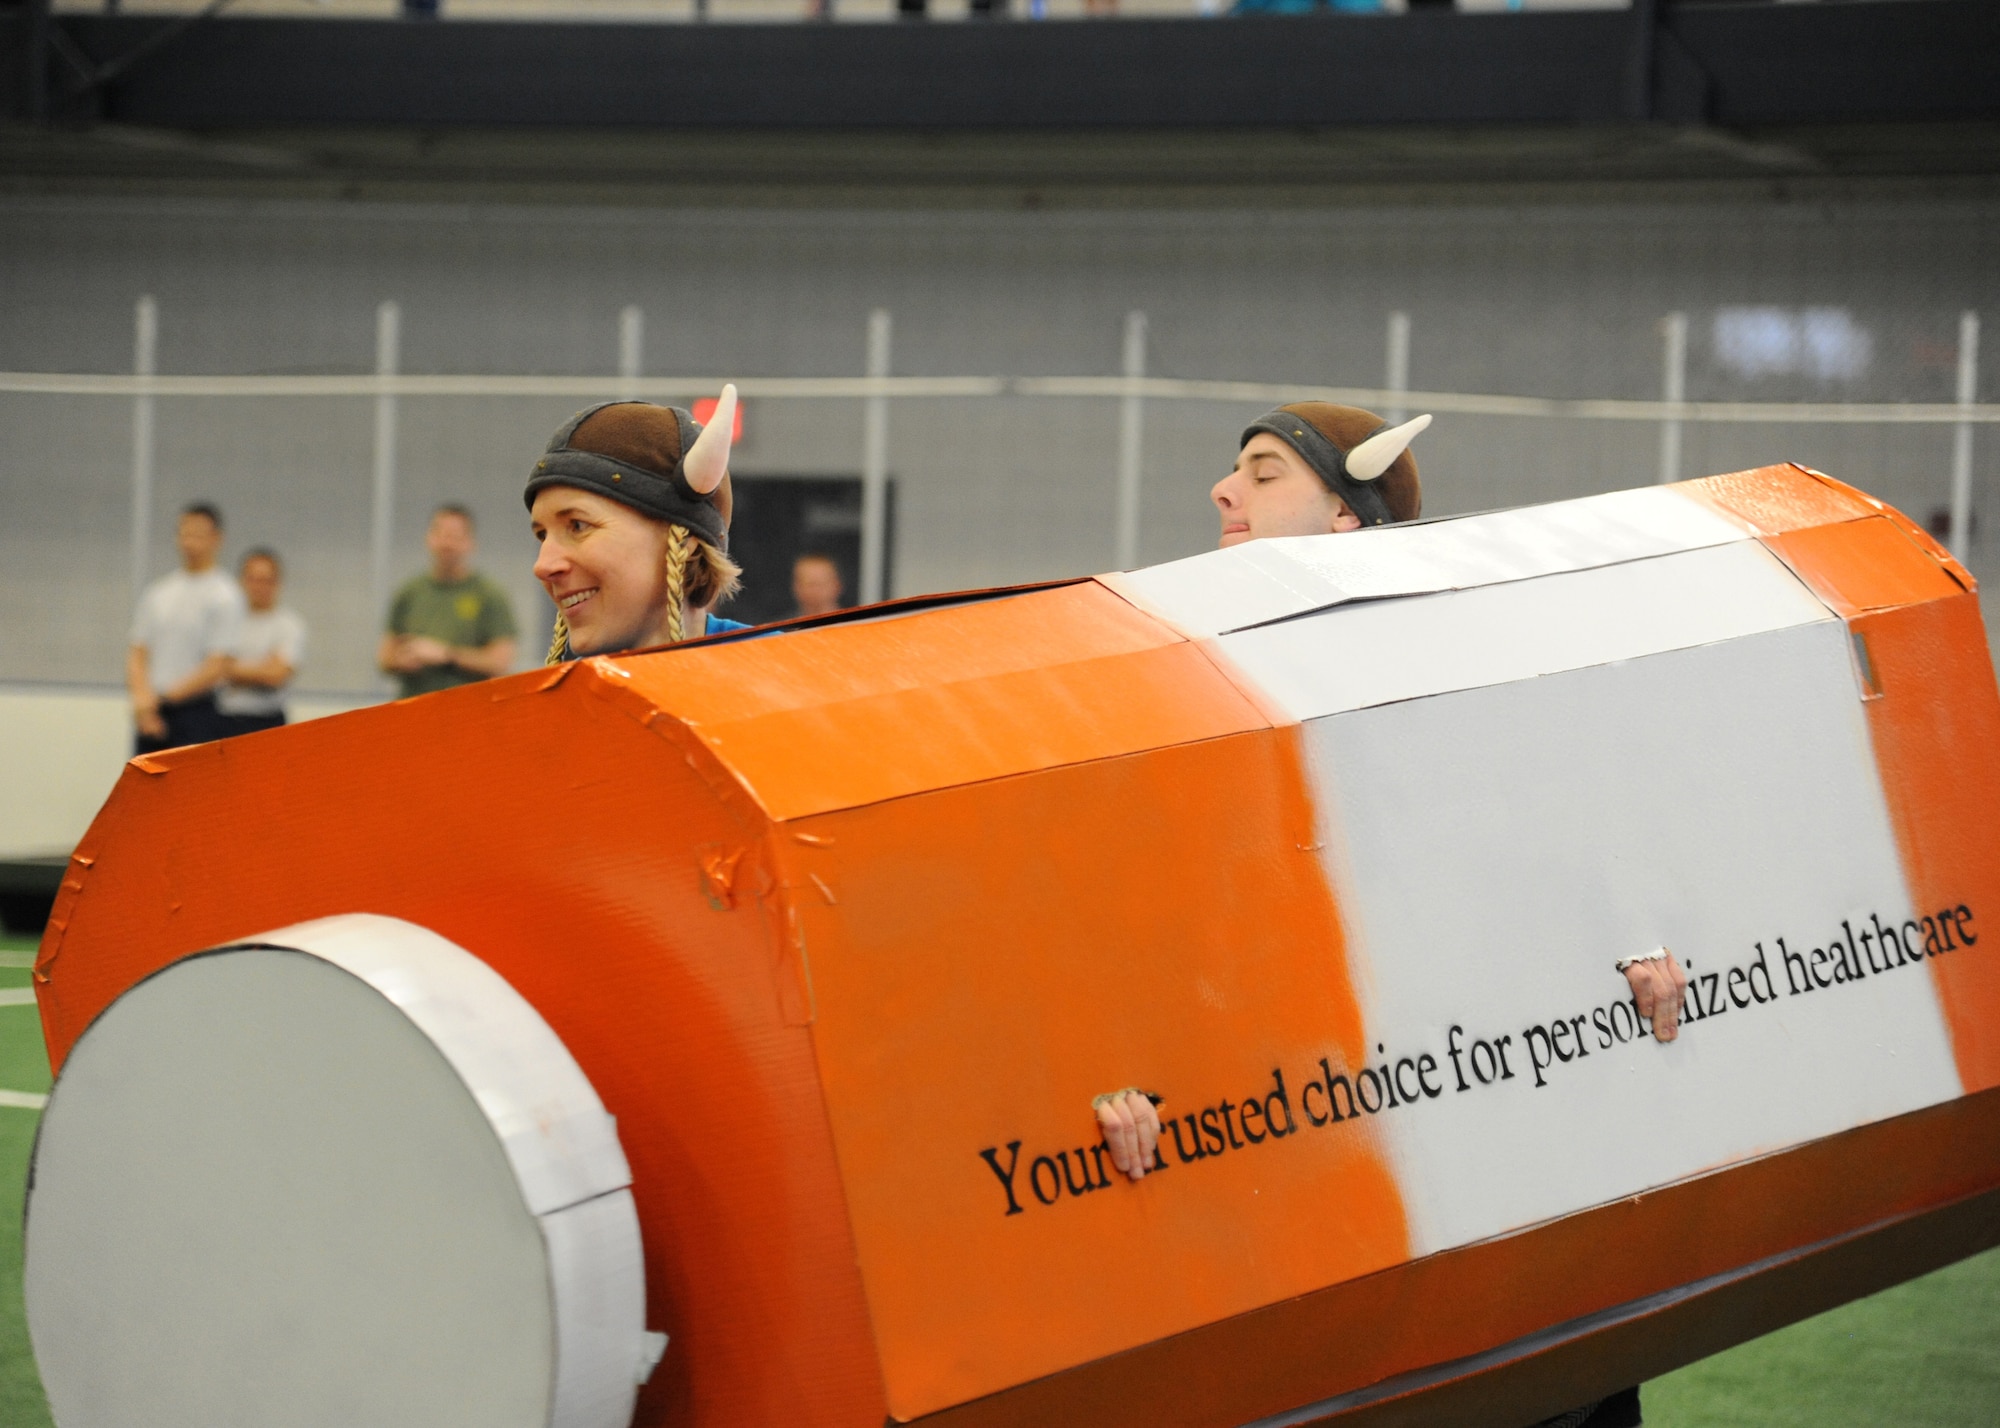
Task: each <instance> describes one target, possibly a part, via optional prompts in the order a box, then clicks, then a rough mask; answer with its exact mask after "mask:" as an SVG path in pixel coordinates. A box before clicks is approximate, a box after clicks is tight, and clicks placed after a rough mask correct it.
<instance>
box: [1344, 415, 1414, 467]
mask: <svg viewBox="0 0 2000 1428" xmlns="http://www.w3.org/2000/svg"><path fill="white" fill-rule="evenodd" d="M1430 424H1431V417H1430V413H1429V412H1425V413H1424V414H1423V415H1422V416H1420V417H1412V418H1411V419H1410V420H1409V421H1406V422H1404V423H1403V424H1402V425H1401V426H1392V427H1390V428H1389V429H1388V430H1387V431H1378V432H1376V433H1375V434H1374V435H1373V436H1371V437H1369V438H1368V439H1367V440H1366V441H1364V442H1362V443H1361V445H1359V446H1357V447H1355V448H1354V450H1352V451H1350V452H1348V453H1347V474H1348V475H1349V476H1352V477H1353V478H1354V479H1355V480H1357V481H1373V480H1374V479H1375V478H1376V477H1377V476H1380V475H1381V474H1382V473H1383V472H1384V471H1387V470H1388V469H1389V468H1390V467H1391V466H1394V465H1395V464H1396V458H1397V457H1398V456H1401V455H1402V454H1403V453H1404V452H1405V451H1407V450H1409V446H1410V443H1411V442H1412V441H1414V440H1416V438H1417V434H1418V433H1419V432H1421V431H1422V430H1423V429H1424V428H1425V427H1427V426H1429V425H1430Z"/></svg>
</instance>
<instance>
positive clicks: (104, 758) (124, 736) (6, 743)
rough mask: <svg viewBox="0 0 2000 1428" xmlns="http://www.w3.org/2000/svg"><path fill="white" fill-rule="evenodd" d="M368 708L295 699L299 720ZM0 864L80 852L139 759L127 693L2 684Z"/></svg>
mask: <svg viewBox="0 0 2000 1428" xmlns="http://www.w3.org/2000/svg"><path fill="white" fill-rule="evenodd" d="M360 702H361V701H356V700H344V699H338V698H334V699H328V698H323V697H322V698H310V699H308V698H295V699H293V701H292V718H293V719H294V720H300V719H315V718H318V717H319V716H321V715H323V714H334V713H338V712H340V711H341V710H343V709H352V708H355V707H358V704H359V703H360ZM0 749H4V750H5V751H6V753H5V756H4V757H0V858H42V857H60V856H63V855H65V854H67V853H68V852H69V851H70V849H72V848H74V847H75V846H76V843H77V840H78V839H79V838H81V837H82V836H83V833H84V830H85V829H86V828H88V827H89V826H90V820H91V819H92V818H93V817H95V816H96V814H97V810H98V807H99V806H100V805H101V804H102V803H103V802H104V800H105V797H106V796H107V795H108V794H109V793H110V792H111V786H112V785H113V784H114V783H116V782H117V781H118V774H119V771H120V770H121V769H123V768H124V767H125V760H126V759H127V758H129V757H130V756H131V753H132V716H131V711H130V706H129V705H127V703H126V701H125V695H124V691H123V690H119V689H108V688H107V689H92V688H79V687H60V686H55V687H49V688H41V689H37V688H34V687H32V686H25V687H24V686H21V685H0Z"/></svg>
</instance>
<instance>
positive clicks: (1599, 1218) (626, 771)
mask: <svg viewBox="0 0 2000 1428" xmlns="http://www.w3.org/2000/svg"><path fill="white" fill-rule="evenodd" d="M1997 815H2000V698H1996V692H1995V685H1994V675H1993V669H1992V666H1991V664H1990V662H1989V659H1988V656H1987V649H1986V642H1985V638H1984V634H1983V630H1982V627H1981V624H1980V617H1979V613H1978V606H1977V603H1976V597H1975V595H1974V594H1973V591H1972V581H1971V579H1970V578H1969V577H1968V576H1967V574H1966V573H1965V572H1964V571H1963V570H1962V569H1960V568H1959V567H1958V566H1957V565H1956V564H1955V563H1953V561H1952V560H1951V559H1950V558H1949V557H1948V556H1946V555H1945V554H1944V552H1943V551H1941V550H1940V549H1939V548H1938V547H1937V546H1936V545H1935V544H1933V543H1932V542H1931V541H1930V540H1929V539H1928V538H1927V537H1926V536H1925V535H1924V534H1923V533H1922V532H1921V531H1919V530H1917V529H1916V528H1915V527H1913V526H1912V525H1911V524H1910V523H1909V522H1908V521H1907V520H1905V519H1904V518H1902V517H1901V516H1899V515H1897V514H1896V513H1895V512H1894V511H1891V510H1888V509H1886V508H1885V507H1883V506H1881V505H1880V504H1878V503H1876V502H1874V501H1872V500H1870V499H1869V498H1867V497H1866V496H1863V495H1861V494H1860V493H1858V492H1856V491H1854V490H1851V489H1849V488H1847V487H1845V486H1842V485H1840V484H1839V483H1837V482H1834V481H1831V480H1829V479H1827V478H1824V477H1821V476H1818V475H1816V474H1814V473H1810V472H1807V471H1804V470H1802V469H1799V468H1795V467H1773V468H1769V469H1765V470H1760V471H1752V472H1746V473H1742V474H1738V475H1733V476H1724V477H1716V478H1713V479H1711V480H1706V481H1696V482H1691V483H1687V484H1684V485H1680V486H1675V487H1662V488H1652V489H1646V490H1638V491H1628V492H1620V493H1615V494H1611V495H1604V496H1597V497H1592V498H1589V499H1585V500H1578V501H1570V502H1564V503H1560V504H1556V505H1550V506H1542V507H1537V508H1533V509H1528V510H1519V511H1508V512H1500V513H1495V514H1490V515H1481V516H1470V517H1466V518H1463V519H1457V520H1447V521H1439V522H1434V523H1430V524H1426V525H1418V526H1408V527H1395V528H1389V529H1384V530H1379V531H1367V532H1360V533H1355V534H1351V535H1338V536H1329V537H1318V538H1312V539H1303V540H1268V541H1263V542H1259V543H1255V544H1251V545H1246V546H1240V547H1237V548H1235V549H1231V550H1226V551H1218V552H1215V553H1212V554H1207V555H1201V556H1197V557H1195V558H1193V559H1190V560H1183V561H1179V562H1176V563H1173V564H1170V565H1165V566H1160V567H1156V568H1153V569H1149V570H1143V571H1139V572H1136V573H1133V574H1128V575H1121V576H1109V577H1105V578H1102V579H1098V580H1083V581H1077V582H1074V583H1069V584H1063V585H1058V586H1053V587H1046V588H1039V589H1033V590H1026V591H1017V592H1008V593H1001V594H998V595H992V596H987V597H965V598H963V599H958V600H954V601H945V602H931V603H930V604H928V605H923V604H913V605H909V606H905V607H885V608H880V609H876V610H872V611H868V612H863V614H862V615H861V616H859V617H857V618H852V619H846V620H842V621H838V622H834V623H829V624H823V625H819V626H815V627H808V628H800V629H795V630H792V631H789V632H784V633H779V634H775V635H767V636H764V637H758V638H747V639H745V638H739V639H735V640H732V641H726V642H721V643H708V644H703V645H696V646H690V647H678V648H673V649H669V650H665V651H660V652H656V653H651V654H641V655H635V656H631V657H622V658H617V659H608V660H606V659H592V660H584V661H581V662H578V663H574V664H570V665H567V666H561V667H558V668H555V669H552V670H547V671H541V672H536V673H532V674H525V675H521V676H518V677H515V678H512V679H506V680H500V681H496V682H494V683H490V684H485V685H478V686H473V687H469V688H465V689H461V690H455V691H451V692H448V693H445V694H441V695H433V696H429V697H425V698H422V699H417V700H414V701H409V702H405V703H400V704H394V705H389V706H386V707H381V708H377V709H371V710H367V711H364V712H360V713H356V714H351V715H346V716H342V717H339V718H333V719H327V720H323V721H319V722H315V723H312V724H309V725H306V726H303V727H300V728H295V729H288V730H283V731H279V732H277V733H274V734H270V735H258V736H253V737H250V738H245V739H238V740H233V741H230V742H227V743H222V744H211V745H205V746H201V747H195V748H189V749H184V750H180V751H177V752H174V753H169V754H163V755H157V756H150V757H147V758H142V759H137V760H134V761H133V763H132V764H131V765H130V767H129V768H128V769H127V771H126V772H125V775H124V777H123V779H122V781H121V782H120V783H119V785H118V787H117V790H116V791H115V792H114V794H113V795H112V797H111V799H110V801H109V802H108V803H107V805H106V806H105V808H104V810H103V812H102V813H101V814H100V815H99V817H98V819H97V821H96V823H95V824H94V825H93V827H92V828H91V830H90V833H89V835H88V836H87V837H86V838H85V839H84V841H83V843H82V845H81V846H80V847H79V848H78V850H77V852H76V855H75V857H74V860H73V862H72V864H71V867H70V869H69V872H68V877H67V880H66V882H65V883H64V885H63V891H62V895H61V897H60V899H59V901H58V903H57V905H56V909H55V914H54V917H53V920H52V921H51V923H50V925H49V932H48V935H47V937H46V939H45V941H44V943H43V945H42V950H41V953H40V957H39V961H38V963H37V979H38V993H39V997H40V1005H41V1014H42V1019H43V1024H44V1027H45V1028H46V1031H47V1037H48V1044H49V1048H50V1053H51V1056H52V1058H53V1060H54V1062H55V1064H56V1066H57V1068H58V1069H59V1072H60V1075H59V1078H58V1080H57V1082H56V1085H55V1089H54V1092H53V1094H52V1096H51V1099H50V1103H49V1106H48V1109H47V1112H46V1116H45V1118H44V1121H43V1124H42V1130H41V1138H40V1142H39V1146H38V1149H37V1152H36V1160H35V1166H34V1175H33V1187H32V1190H31V1192H30V1196H29V1204H28V1219H27V1241H26V1244H27V1248H26V1255H27V1279H26V1292H27V1303H28V1309H29V1314H30V1318H31V1329H32V1334H33V1338H34V1344H35V1351H36V1354H37V1357H38V1360H39V1362H40V1365H41V1369H42V1372H43V1376H44V1379H45V1381H46V1384H47V1387H48V1392H49V1396H50V1401H51V1403H52V1404H53V1407H54V1411H55V1415H56V1418H57V1421H58V1422H59V1423H60V1424H62V1425H63V1428H86V1426H87V1425H100V1424H103V1425H112V1424H115V1425H120V1428H124V1425H130V1424H132V1423H137V1422H144V1423H147V1424H150V1425H204V1428H206V1425H211V1424H216V1423H276V1422H284V1423H288V1424H325V1425H343V1428H344V1425H352V1424H356V1423H368V1424H371V1425H399V1424H409V1425H425V1428H434V1425H437V1424H441V1423H453V1424H470V1425H482V1426H483V1425H502V1424H505V1425H513V1424H522V1425H560V1428H599V1425H604V1428H614V1425H621V1424H624V1423H626V1422H627V1421H633V1422H637V1423H642V1424H700V1425H717V1428H756V1425H786V1428H802V1426H803V1425H812V1428H820V1425H825V1428H879V1425H881V1424H882V1423H883V1422H884V1421H894V1422H898V1423H901V1422H922V1423H926V1424H935V1425H938V1428H945V1425H950V1428H1000V1425H1016V1424H1020V1425H1026V1424H1035V1425H1044V1424H1061V1423H1077V1424H1091V1425H1126V1424H1129V1425H1134V1428H1138V1425H1146V1428H1157V1425H1160V1424H1176V1425H1217V1428H1236V1425H1248V1424H1261V1425H1278V1424H1297V1423H1309V1422H1319V1421H1323V1420H1338V1421H1343V1422H1351V1423H1355V1424H1361V1423H1369V1424H1391V1423H1414V1422H1419V1421H1421V1422H1424V1423H1429V1424H1466V1425H1474V1424H1477V1425H1484V1428H1495V1425H1507V1424H1520V1423H1526V1422H1528V1421H1530V1420H1532V1419H1535V1418H1537V1417H1539V1416H1541V1415H1543V1414H1548V1413H1553V1412H1557V1411H1560V1410H1562V1409H1564V1408H1566V1407H1569V1406H1573V1405H1575V1404H1577V1403H1579V1402H1583V1401H1587V1400H1589V1399H1592V1398H1594V1397H1597V1396H1601V1395H1603V1394H1604V1393H1607V1392H1609V1391H1612V1390H1615V1389H1618V1388H1620V1387H1623V1386H1625V1385H1627V1384H1630V1383H1633V1382H1636V1381H1639V1380H1641V1379H1644V1378H1646V1377H1650V1376H1652V1375H1655V1374H1658V1373H1660V1372H1662V1371H1664V1370H1667V1369H1670V1368H1672V1367H1674V1366H1676V1365H1678V1364H1681V1363H1684V1362H1686V1361H1688V1360H1690V1359H1693V1358H1695V1357H1698V1356H1700V1355H1704V1354H1707V1353H1710V1352H1713V1351H1714V1350H1717V1349H1719V1348H1722V1347H1724V1346H1726V1345H1728V1344H1730V1343H1733V1342H1736V1341H1738V1340H1741V1339H1743V1338H1745V1337H1748V1336H1750V1335H1753V1334H1757V1333H1760V1332H1763V1331H1764V1330H1766V1329H1769V1328H1771V1327H1774V1326H1776V1325H1778V1324H1781V1323H1784V1322H1786V1321H1788V1320H1791V1319H1795V1318H1797V1317H1799V1316H1802V1315H1805V1314H1809V1313H1812V1312H1815V1311H1817V1310H1819V1309H1822V1308H1824V1307H1827V1306H1828V1305H1831V1304H1833V1303H1837V1302H1839V1301H1841V1300H1843V1299H1845V1298H1850V1297H1853V1296H1855V1295H1858V1294H1862V1293H1866V1292H1868V1291H1871V1290H1873V1289H1876V1288H1878V1287H1881V1286H1883V1285H1885V1284H1888V1283H1892V1282H1894V1281H1896V1280H1898V1279H1900V1278H1903V1277H1906V1276H1909V1275H1912V1274H1915V1273H1918V1272H1921V1271H1923V1270H1925V1269H1927V1268H1930V1267H1932V1266H1935V1265H1938V1264H1941V1263H1944V1262H1947V1261H1949V1260H1951V1259H1953V1258H1956V1257H1959V1256H1962V1255H1965V1254H1969V1253H1971V1252H1973V1251H1975V1250H1978V1249H1981V1248H1984V1247H1986V1246H1987V1245H1989V1244H1992V1243H1994V1242H1995V1241H1996V1240H2000V1090H1996V1089H1995V1085H1996V1082H2000V837H1996V835H1997V834H2000V825H1997V824H1996V821H1995V820H1996V816H1997ZM1660 946H1665V947H1670V948H1672V949H1673V950H1674V952H1675V953H1676V955H1677V956H1679V957H1680V958H1681V959H1682V960H1683V961H1684V962H1685V963H1686V964H1687V965H1688V967H1689V968H1690V969H1691V973H1692V976H1693V987H1692V989H1691V999H1690V1007H1689V1011H1688V1017H1689V1020H1688V1023H1687V1025H1686V1027H1685V1029H1684V1031H1683V1033H1682V1035H1681V1037H1680V1039H1679V1040H1678V1041H1676V1042H1674V1043H1673V1044H1671V1045H1662V1044H1660V1043H1658V1042H1656V1041H1653V1040H1651V1039H1649V1038H1648V1037H1647V1036H1646V1034H1645V1032H1646V1027H1645V1026H1644V1024H1643V1023H1642V1021H1641V1019H1640V1018H1639V1016H1638V1014H1637V1010H1636V1008H1635V1007H1634V1006H1633V1004H1632V1003H1631V1001H1630V1000H1629V996H1628V992H1627V989H1626V986H1625V982H1624V979H1623V977H1621V976H1620V975H1618V973H1617V972H1616V971H1615V970H1614V966H1613V964H1614V962H1615V961H1616V960H1617V959H1619V958H1622V957H1628V956H1633V955H1637V954H1640V953H1643V952H1646V951H1649V950H1651V949H1653V948H1655V947H1660ZM1135 1083H1136V1084H1138V1085H1141V1086H1143V1087H1145V1088H1147V1089H1148V1090H1151V1091H1153V1092H1155V1093H1157V1094H1158V1095H1160V1096H1161V1097H1163V1098H1164V1099H1163V1102H1162V1104H1161V1107H1160V1110H1161V1115H1162V1118H1163V1120H1164V1121H1165V1123H1166V1125H1167V1127H1168V1130H1167V1135H1166V1139H1165V1141H1164V1142H1163V1145H1162V1155H1161V1164H1160V1168H1159V1169H1158V1170H1157V1171H1155V1172H1154V1173H1153V1174H1152V1175H1150V1176H1148V1177H1147V1178H1146V1179H1145V1180H1144V1181H1143V1182H1141V1183H1138V1184H1133V1183H1130V1182H1127V1181H1124V1180H1121V1179H1119V1178H1118V1177H1117V1176H1116V1175H1115V1173H1114V1172H1112V1171H1111V1170H1110V1168H1109V1167H1108V1166H1107V1164H1106V1157H1105V1153H1104V1151H1103V1148H1102V1147H1101V1145H1100V1144H1099V1142H1098V1140H1097V1135H1096V1129H1095V1123H1094V1121H1093V1119H1092V1116H1091V1110H1090V1103H1091V1097H1092V1096H1093V1095H1094V1094H1096V1093H1098V1092H1102V1091H1107V1090H1111V1089H1115V1088H1117V1087H1121V1086H1127V1085H1132V1084H1135ZM662 1336H664V1338H663V1337H662Z"/></svg>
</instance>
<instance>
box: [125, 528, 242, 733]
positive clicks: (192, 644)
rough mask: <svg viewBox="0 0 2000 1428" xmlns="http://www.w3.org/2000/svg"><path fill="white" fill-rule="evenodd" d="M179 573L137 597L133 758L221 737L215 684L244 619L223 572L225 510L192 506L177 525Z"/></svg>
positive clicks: (130, 659) (129, 665)
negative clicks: (219, 559)
mask: <svg viewBox="0 0 2000 1428" xmlns="http://www.w3.org/2000/svg"><path fill="white" fill-rule="evenodd" d="M174 543H175V544H176V545H177V546H178V547H179V548H180V556H181V568H180V569H179V570H176V571H174V572H173V574H171V575H164V576H161V577H160V578H159V579H158V580H155V581H154V582H153V583H152V584H151V585H148V586H147V587H146V593H145V594H144V595H142V596H140V597H139V609H138V612H137V614H135V615H134V616H133V619H132V638H131V644H130V646H129V647H128V648H127V650H126V652H125V687H126V690H127V691H128V692H129V693H130V695H131V698H132V724H133V727H134V730H135V731H136V732H135V737H134V739H133V745H132V751H133V752H134V753H135V754H150V753H157V752H159V751H160V750H161V749H172V748H177V747H179V746H180V745H182V744H199V743H205V742H206V741H208V740H210V739H215V738H220V737H221V735H222V728H221V716H220V715H219V714H218V713H217V711H216V707H215V686H216V685H217V684H219V683H220V682H221V681H222V677H223V672H224V669H225V667H226V664H227V660H228V653H227V652H228V648H229V642H230V641H231V640H232V639H234V638H235V635H236V627H237V624H238V622H239V621H240V620H241V619H242V617H243V592H242V591H241V590H239V589H237V588H236V582H235V581H234V580H231V579H230V578H229V577H228V576H227V575H225V574H223V573H222V571H221V570H219V569H217V568H216V563H215V558H216V556H218V555H219V554H221V552H222V512H220V511H218V510H217V509H216V508H215V507H214V506H211V505H209V504H208V503H206V502H203V501H197V502H196V503H194V504H193V505H191V506H188V507H187V508H185V509H184V510H182V512H181V517H180V522H179V524H178V525H176V526H175V528H174Z"/></svg>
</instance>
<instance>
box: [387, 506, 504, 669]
mask: <svg viewBox="0 0 2000 1428" xmlns="http://www.w3.org/2000/svg"><path fill="white" fill-rule="evenodd" d="M424 548H425V549H426V550H428V551H429V552H430V556H431V568H430V570H429V571H428V572H427V573H425V574H423V575H417V576H413V577H411V579H410V580H409V581H408V582H407V583H406V584H404V586H403V588H402V589H400V590H398V591H397V592H396V598H395V599H394V600H392V601H390V602H389V628H388V630H387V632H386V633H385V634H384V635H383V636H382V647H381V649H380V650H379V651H378V652H377V653H376V656H375V662H376V663H377V664H378V665H380V666H381V669H382V672H383V673H384V674H393V675H395V676H396V682H397V684H398V685H399V686H401V695H402V697H403V698H405V699H408V698H409V697H410V696H411V695H413V694H429V693H431V692H432V691H434V690H439V689H450V688H452V687H453V686H454V685H459V684H471V683H472V682H474V681H475V680H480V679H491V678H492V677H493V676H494V675H496V674H505V673H506V672H507V671H508V669H509V668H510V667H512V665H513V663H514V609H513V606H511V605H510V604H508V602H507V593H506V592H505V591H504V590H502V589H501V588H500V587H499V586H498V585H496V584H494V583H493V582H492V581H491V580H488V579H487V578H486V577H485V576H483V575H481V574H480V573H479V572H478V571H476V570H474V569H473V568H472V553H473V552H474V551H475V550H477V549H478V541H477V540H476V539H475V538H474V535H473V529H472V513H471V512H470V511H468V510H466V509H465V507H463V506H456V505H447V506H439V507H438V508H437V509H436V510H435V511H433V512H431V524H430V529H429V530H428V531H426V532H425V533H424Z"/></svg>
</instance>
